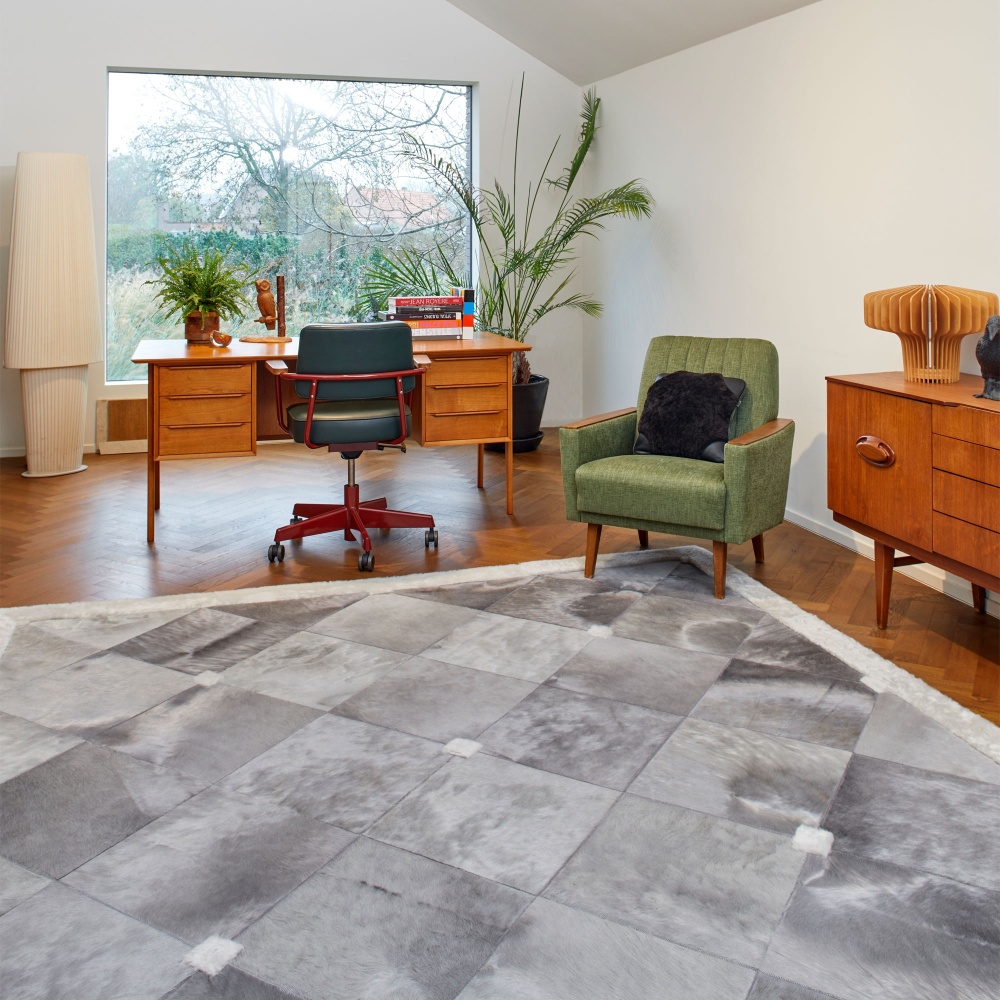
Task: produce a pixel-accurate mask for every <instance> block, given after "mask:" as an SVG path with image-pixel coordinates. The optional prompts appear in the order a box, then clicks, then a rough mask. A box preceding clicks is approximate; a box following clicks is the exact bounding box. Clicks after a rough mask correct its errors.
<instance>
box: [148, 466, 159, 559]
mask: <svg viewBox="0 0 1000 1000" xmlns="http://www.w3.org/2000/svg"><path fill="white" fill-rule="evenodd" d="M159 475H160V463H159V462H154V461H153V449H152V446H150V449H149V452H148V453H147V455H146V541H147V542H152V541H153V512H154V511H155V510H156V501H157V494H158V493H159V489H158V486H159V483H158V482H157V480H158V479H159Z"/></svg>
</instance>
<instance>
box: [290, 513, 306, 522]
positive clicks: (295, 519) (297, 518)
mask: <svg viewBox="0 0 1000 1000" xmlns="http://www.w3.org/2000/svg"><path fill="white" fill-rule="evenodd" d="M304 520H305V518H304V517H297V516H296V515H294V514H293V515H292V518H291V520H290V521H289V522H288V523H289V524H298V523H299V521H304Z"/></svg>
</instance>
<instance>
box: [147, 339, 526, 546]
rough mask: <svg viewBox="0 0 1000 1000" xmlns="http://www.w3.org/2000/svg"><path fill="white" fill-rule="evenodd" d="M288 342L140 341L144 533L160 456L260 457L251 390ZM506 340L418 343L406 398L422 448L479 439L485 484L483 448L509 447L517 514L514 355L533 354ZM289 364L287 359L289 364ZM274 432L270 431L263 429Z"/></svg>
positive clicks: (290, 352)
mask: <svg viewBox="0 0 1000 1000" xmlns="http://www.w3.org/2000/svg"><path fill="white" fill-rule="evenodd" d="M298 347H299V342H298V340H292V342H291V343H290V344H244V343H242V342H240V341H236V340H234V341H233V342H232V343H231V344H230V345H229V346H228V347H214V346H212V345H210V344H208V345H206V344H188V342H187V341H185V340H143V341H141V342H140V344H139V346H138V347H137V348H136V350H135V353H134V354H133V355H132V361H133V362H134V363H135V364H137V365H149V397H148V404H147V405H148V424H147V432H148V442H149V443H148V446H147V483H146V540H147V541H149V542H152V541H153V538H154V523H153V518H154V512H155V511H157V510H159V507H160V463H161V462H164V461H171V460H176V459H188V458H234V457H240V456H251V455H256V454H257V437H258V421H257V395H258V384H260V389H261V392H262V394H263V393H264V392H265V390H264V386H265V384H266V385H267V386H268V390H266V391H270V381H271V380H270V376H268V375H266V373H264V375H263V377H261V375H260V373H259V372H258V368H259V367H260V365H259V363H262V362H264V361H268V360H271V359H276V358H280V359H281V360H283V361H286V362H293V361H295V359H296V357H297V356H298ZM530 350H531V348H530V347H528V346H527V345H526V344H519V343H517V342H516V341H514V340H511V339H510V338H508V337H500V336H497V335H496V334H492V333H477V334H476V336H475V337H473V338H472V339H469V340H414V341H413V353H414V354H425V355H426V356H427V357H428V358H430V359H431V365H430V367H429V368H428V369H427V372H426V374H425V375H424V377H423V378H422V379H420V380H418V382H417V388H416V389H415V390H414V393H413V399H412V402H411V410H412V413H413V425H412V436H413V438H414V439H415V440H416V441H418V442H419V443H420V444H422V445H431V446H434V445H455V444H478V445H479V457H478V464H477V483H478V485H479V487H480V488H482V486H483V445H484V444H486V443H489V442H501V443H503V444H505V445H506V448H505V453H506V472H507V513H508V514H513V513H514V453H513V449H512V447H511V407H512V406H513V389H512V385H513V360H512V359H513V355H514V352H515V351H530ZM290 367H291V366H290ZM269 436H274V435H269Z"/></svg>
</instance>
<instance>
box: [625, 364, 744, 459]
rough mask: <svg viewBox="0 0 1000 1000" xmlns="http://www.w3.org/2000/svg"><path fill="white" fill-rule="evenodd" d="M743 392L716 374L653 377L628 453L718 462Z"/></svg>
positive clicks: (735, 381)
mask: <svg viewBox="0 0 1000 1000" xmlns="http://www.w3.org/2000/svg"><path fill="white" fill-rule="evenodd" d="M727 381H728V382H729V383H732V386H733V387H732V388H730V385H727ZM743 388H744V383H743V382H741V381H740V380H739V379H728V380H727V379H724V378H723V377H722V376H721V375H720V374H719V373H718V372H671V373H670V374H668V375H659V376H657V378H656V381H655V382H653V384H652V385H651V386H650V387H649V392H648V393H647V394H646V403H645V405H644V406H643V408H642V416H641V417H640V418H639V436H638V438H637V439H636V442H635V448H634V449H633V450H634V451H635V453H636V454H637V455H677V456H679V457H681V458H700V459H706V460H708V461H711V462H721V461H722V453H723V448H724V446H725V442H726V441H728V440H729V421H730V419H731V418H732V415H733V412H734V411H735V410H736V407H737V406H739V404H740V396H741V395H742V391H743ZM734 389H735V390H736V391H735V392H734V391H733V390H734Z"/></svg>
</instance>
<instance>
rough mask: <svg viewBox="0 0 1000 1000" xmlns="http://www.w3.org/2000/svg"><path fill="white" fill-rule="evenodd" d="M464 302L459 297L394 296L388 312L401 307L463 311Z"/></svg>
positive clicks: (390, 301) (390, 298)
mask: <svg viewBox="0 0 1000 1000" xmlns="http://www.w3.org/2000/svg"><path fill="white" fill-rule="evenodd" d="M463 301H464V300H463V299H462V298H461V296H458V295H394V296H390V297H389V308H388V310H386V311H387V312H395V311H396V310H397V309H399V308H400V307H401V306H402V307H409V306H434V307H436V308H438V309H440V308H442V307H443V306H458V307H459V308H460V309H461V308H462V303H463Z"/></svg>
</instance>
